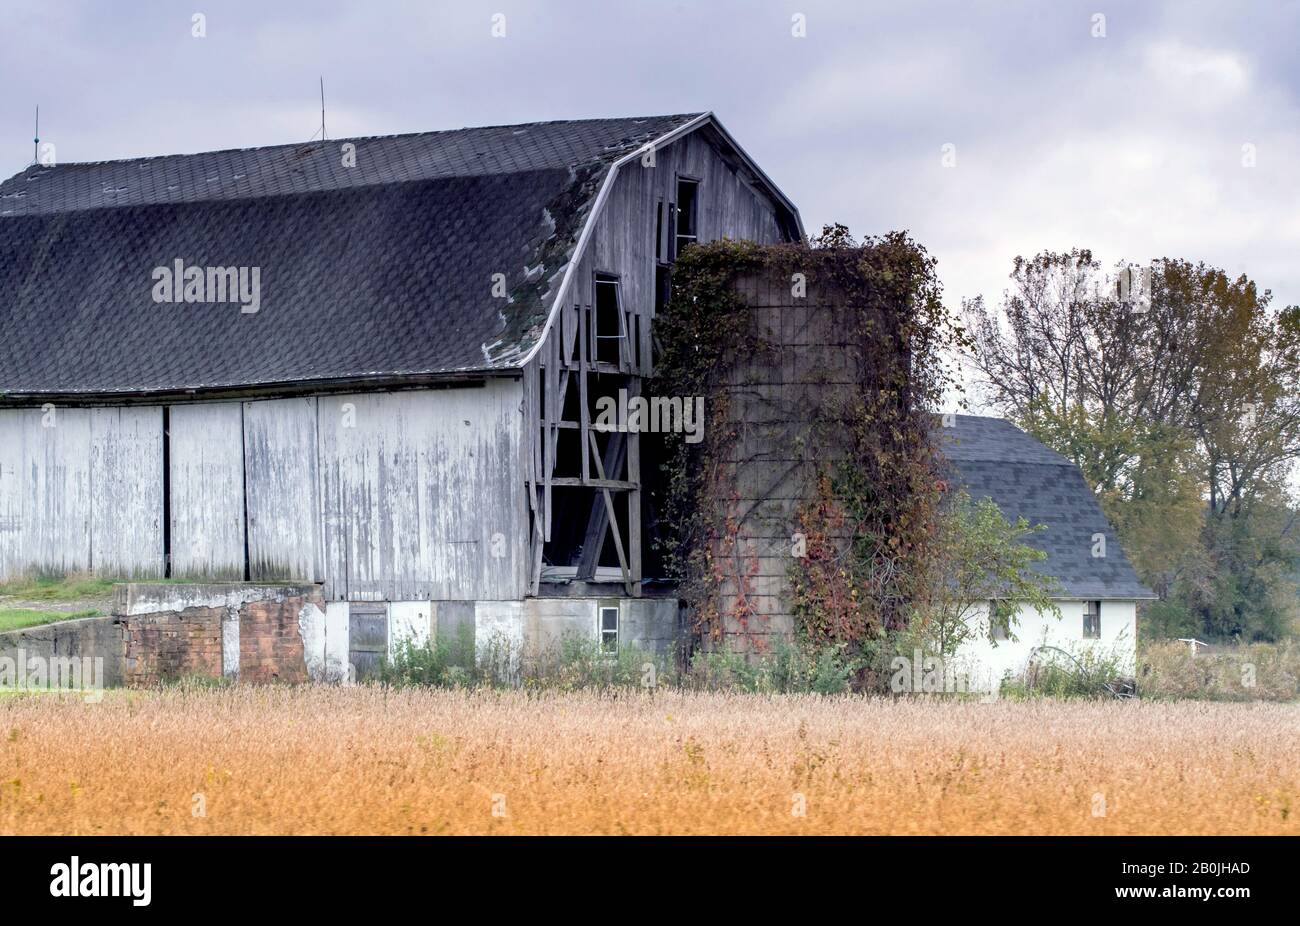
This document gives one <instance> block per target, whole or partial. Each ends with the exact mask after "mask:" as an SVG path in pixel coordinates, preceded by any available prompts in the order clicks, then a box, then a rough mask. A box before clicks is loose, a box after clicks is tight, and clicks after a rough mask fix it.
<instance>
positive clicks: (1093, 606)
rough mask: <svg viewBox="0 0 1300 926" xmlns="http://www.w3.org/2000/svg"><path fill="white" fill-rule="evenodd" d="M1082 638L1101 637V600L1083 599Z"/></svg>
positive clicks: (1092, 638)
mask: <svg viewBox="0 0 1300 926" xmlns="http://www.w3.org/2000/svg"><path fill="white" fill-rule="evenodd" d="M1083 638H1084V639H1085V640H1098V639H1100V638H1101V602H1100V601H1085V602H1084V603H1083Z"/></svg>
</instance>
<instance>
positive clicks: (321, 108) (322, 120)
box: [320, 74, 325, 145]
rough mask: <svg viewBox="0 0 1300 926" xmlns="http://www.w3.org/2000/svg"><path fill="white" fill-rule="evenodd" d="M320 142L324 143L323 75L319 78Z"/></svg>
mask: <svg viewBox="0 0 1300 926" xmlns="http://www.w3.org/2000/svg"><path fill="white" fill-rule="evenodd" d="M320 143H321V144H322V145H323V144H325V75H323V74H322V75H321V79H320Z"/></svg>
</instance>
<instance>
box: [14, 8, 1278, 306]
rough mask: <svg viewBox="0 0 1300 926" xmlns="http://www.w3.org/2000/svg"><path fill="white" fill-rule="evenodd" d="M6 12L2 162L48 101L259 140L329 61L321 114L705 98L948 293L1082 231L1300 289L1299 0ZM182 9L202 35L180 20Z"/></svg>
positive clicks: (194, 143)
mask: <svg viewBox="0 0 1300 926" xmlns="http://www.w3.org/2000/svg"><path fill="white" fill-rule="evenodd" d="M0 12H2V13H3V16H2V18H0V22H3V23H4V26H3V32H0V87H3V91H0V171H2V172H3V174H4V175H5V176H9V175H11V174H13V173H16V172H18V171H19V170H21V169H23V168H24V167H25V166H26V165H27V164H28V163H30V161H31V160H32V128H33V125H32V122H33V112H34V108H35V106H36V105H37V104H40V107H41V137H42V139H43V140H45V141H49V142H53V143H54V144H55V146H56V151H57V157H58V160H60V161H64V162H66V161H89V160H104V159H111V158H126V157H136V156H143V155H157V154H171V153H177V152H195V151H204V150H212V149H218V148H232V147H249V146H258V145H270V144H279V143H285V142H293V141H298V140H305V139H307V138H309V137H310V136H311V135H312V134H313V133H315V132H316V131H317V130H318V128H319V124H320V113H319V100H318V89H317V80H318V77H319V76H320V75H322V74H323V75H324V77H325V90H326V98H327V108H328V112H327V122H328V125H327V128H328V132H329V136H330V137H331V138H341V137H345V136H349V135H380V134H390V133H399V132H418V131H426V130H431V129H446V128H458V127H461V126H467V125H492V124H502V123H513V122H528V121H536V120H544V119H560V118H583V117H597V116H623V115H649V114H658V113H670V112H685V111H695V110H713V111H714V112H715V113H717V115H718V116H719V118H720V119H721V120H722V122H723V123H724V124H725V125H726V126H727V127H728V128H729V129H730V130H731V131H732V133H733V134H734V135H735V136H736V137H737V139H738V140H739V141H740V142H741V144H742V145H744V146H745V147H746V149H747V150H748V151H749V152H750V154H752V155H753V156H754V157H755V159H756V160H757V161H758V162H759V163H760V164H761V165H762V166H763V167H764V168H765V170H766V171H767V172H768V173H769V174H770V175H771V176H772V178H773V179H774V180H775V181H776V182H777V183H778V184H779V185H780V186H781V187H782V188H783V189H784V190H785V192H786V193H787V194H788V195H789V196H790V197H791V198H792V199H793V200H794V202H795V203H796V204H797V205H798V206H799V207H800V210H801V212H802V214H803V217H804V223H805V225H806V227H807V228H808V230H809V231H813V230H815V229H817V228H820V227H821V225H822V224H824V223H826V222H831V221H839V222H843V223H845V224H847V225H848V226H849V227H850V228H851V229H852V230H853V231H854V232H855V233H856V234H858V235H862V234H878V233H881V232H885V231H888V230H891V229H907V230H908V231H910V232H911V233H912V234H913V236H915V237H916V238H917V240H919V241H920V242H921V243H922V244H924V245H925V246H926V247H927V248H928V249H929V250H930V252H931V253H932V254H933V255H935V256H936V257H937V258H938V259H939V273H940V276H941V278H942V279H943V281H944V285H945V290H946V293H947V296H948V299H949V301H950V302H951V303H952V304H953V305H954V306H956V305H957V304H958V303H959V300H960V299H961V298H963V297H970V296H974V295H977V294H984V295H985V296H986V298H989V299H996V298H997V297H998V296H999V294H1000V293H1001V292H1002V289H1003V287H1004V285H1005V281H1006V276H1007V273H1008V271H1009V269H1010V265H1011V260H1012V258H1013V257H1014V256H1015V255H1016V254H1026V255H1027V254H1031V253H1034V252H1037V251H1040V250H1044V249H1068V248H1070V247H1073V246H1080V247H1090V248H1092V249H1093V251H1094V253H1096V254H1097V255H1098V256H1099V257H1100V258H1101V259H1102V260H1103V261H1105V262H1107V263H1109V262H1112V261H1117V260H1119V259H1121V258H1123V259H1127V260H1135V261H1146V260H1150V259H1152V258H1156V257H1162V256H1171V257H1184V258H1188V259H1193V260H1205V261H1207V262H1209V263H1212V264H1214V265H1217V266H1220V267H1223V268H1224V269H1225V270H1227V271H1229V272H1230V273H1233V274H1236V273H1240V272H1245V273H1248V274H1250V275H1251V276H1252V277H1253V278H1254V279H1255V280H1257V281H1258V282H1259V283H1260V284H1261V285H1262V286H1264V287H1267V288H1271V289H1272V290H1273V291H1274V293H1275V295H1276V300H1277V302H1278V303H1281V304H1288V303H1295V302H1300V259H1297V257H1298V256H1300V209H1298V208H1297V206H1298V205H1300V169H1298V168H1300V135H1298V134H1297V131H1296V129H1297V126H1300V106H1298V105H1297V104H1298V101H1297V94H1298V93H1300V81H1298V80H1297V78H1300V56H1297V54H1296V52H1295V43H1296V40H1297V38H1298V37H1300V6H1298V5H1297V4H1296V3H1291V2H1288V3H1278V2H1275V3H1268V4H1265V3H1259V4H1254V3H1242V2H1233V3H1221V4H1209V3H1193V2H1185V0H1178V2H1149V3H1142V2H1123V3H1120V2H1117V0H1090V2H1087V3H1073V2H1052V3H1045V2H1041V0H1039V2H1023V3H980V2H969V0H949V2H942V3H939V2H936V3H913V2H908V3H903V2H901V0H900V2H895V3H865V2H857V0H855V2H841V3H830V2H806V0H789V2H768V0H753V2H716V0H715V2H703V0H689V2H687V0H683V2H678V3H673V2H671V0H668V2H663V0H660V2H627V0H620V2H617V3H615V2H609V0H605V2H563V0H556V2H546V3H543V2H540V0H532V2H509V0H489V2H486V3H479V2H472V0H470V2H464V0H463V2H456V3H442V2H427V0H426V2H415V0H408V2H400V0H393V2H384V0H354V2H351V3H337V2H328V0H327V2H296V3H295V2H277V3H268V2H265V0H259V2H247V0H230V2H226V0H221V2H217V0H193V2H191V3H181V2H176V0H172V2H130V3H116V2H114V3H108V2H97V3H92V2H84V3H83V2H60V0H48V2H40V3H30V2H21V3H18V2H13V0H0ZM196 12H197V13H202V14H204V16H205V17H206V32H207V35H206V37H205V38H195V37H193V36H192V34H191V33H192V15H193V14H194V13H196ZM498 13H499V14H503V15H504V17H505V19H504V26H505V36H504V37H500V38H497V37H493V35H492V26H493V15H494V14H498ZM1098 14H1101V15H1102V16H1104V22H1103V21H1102V20H1099V19H1098V18H1097V16H1098ZM796 15H801V16H802V17H803V23H804V24H805V31H806V36H804V37H796V36H795V35H793V34H792V32H794V31H797V29H796V24H795V23H794V22H793V17H795V16H796ZM1099 32H1104V37H1102V36H1099V35H1097V33H1099ZM945 145H952V146H954V148H953V149H951V150H952V151H954V152H955V158H956V163H955V166H952V167H945V166H944V163H943V154H944V146H945ZM1246 145H1250V146H1253V148H1252V149H1249V150H1251V151H1253V156H1254V165H1255V166H1253V167H1249V166H1244V164H1243V157H1244V155H1243V150H1244V149H1243V146H1246ZM1246 161H1249V158H1248V157H1247V158H1246Z"/></svg>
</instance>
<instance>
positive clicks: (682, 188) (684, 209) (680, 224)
mask: <svg viewBox="0 0 1300 926" xmlns="http://www.w3.org/2000/svg"><path fill="white" fill-rule="evenodd" d="M699 192H700V182H699V181H698V180H690V179H688V178H685V177H679V178H677V217H676V218H677V235H676V240H675V242H674V248H673V254H674V256H676V255H677V254H680V253H682V248H684V247H686V245H688V244H694V243H695V242H696V241H697V240H699V229H698V226H697V224H696V216H697V214H698V209H697V205H698V201H699Z"/></svg>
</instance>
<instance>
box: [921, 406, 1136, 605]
mask: <svg viewBox="0 0 1300 926" xmlns="http://www.w3.org/2000/svg"><path fill="white" fill-rule="evenodd" d="M949 425H950V426H949V427H943V428H940V431H939V434H940V448H941V450H942V452H943V455H944V457H945V458H946V459H947V461H948V463H949V464H950V466H951V471H952V478H953V479H954V480H955V481H956V482H958V483H960V484H961V485H962V486H963V487H964V488H965V489H966V491H967V492H968V493H969V494H970V496H971V498H972V499H976V500H978V499H979V498H982V497H988V498H991V499H992V500H993V502H994V503H995V504H996V505H997V506H998V508H1000V509H1001V510H1002V514H1003V516H1004V517H1005V518H1006V519H1007V520H1008V521H1012V522H1014V521H1015V520H1016V518H1018V517H1024V518H1025V519H1026V520H1027V521H1029V523H1030V524H1041V525H1043V526H1044V529H1043V530H1042V531H1039V532H1038V533H1035V534H1034V535H1032V536H1031V537H1030V538H1029V539H1028V540H1027V541H1026V542H1027V543H1028V544H1029V545H1031V546H1034V547H1037V548H1038V549H1040V550H1042V551H1044V552H1045V553H1046V554H1047V559H1045V560H1043V561H1041V562H1040V563H1038V564H1037V565H1036V568H1037V569H1038V571H1039V572H1041V573H1043V574H1045V575H1049V576H1051V577H1053V578H1055V579H1056V581H1057V582H1058V583H1059V585H1060V589H1059V592H1058V593H1057V595H1056V597H1059V598H1069V599H1084V600H1096V599H1142V598H1154V597H1156V596H1155V595H1154V594H1153V593H1152V592H1151V590H1150V589H1149V588H1147V587H1146V586H1145V585H1144V584H1143V583H1142V581H1141V580H1140V579H1139V578H1138V577H1137V573H1135V572H1134V571H1133V567H1132V566H1131V565H1129V561H1128V559H1127V558H1125V556H1124V551H1123V550H1121V549H1120V546H1119V538H1118V537H1116V536H1115V531H1114V529H1113V528H1112V527H1111V526H1110V522H1109V521H1107V520H1106V516H1105V515H1104V514H1103V513H1102V511H1101V507H1100V506H1099V505H1098V504H1097V499H1096V496H1094V495H1093V493H1092V491H1091V490H1090V489H1089V488H1088V484H1087V483H1086V482H1084V479H1083V474H1082V473H1081V472H1080V471H1079V468H1078V467H1077V466H1075V465H1074V464H1073V463H1071V462H1070V461H1069V460H1067V459H1066V458H1065V457H1063V456H1061V455H1060V454H1059V453H1056V452H1055V451H1053V450H1049V449H1048V448H1047V447H1045V446H1043V445H1042V444H1041V443H1039V442H1038V441H1037V440H1035V439H1034V438H1032V437H1030V436H1029V435H1028V434H1026V433H1025V432H1024V431H1022V430H1020V429H1019V428H1017V427H1016V426H1015V425H1013V424H1012V423H1011V422H1009V421H1004V420H1002V419H1001V418H983V417H977V416H974V415H956V416H953V418H952V419H949ZM1098 534H1100V535H1101V536H1102V537H1104V538H1105V547H1104V552H1105V555H1104V556H1094V555H1093V553H1094V550H1101V549H1102V547H1100V546H1099V545H1098V544H1097V541H1096V539H1095V538H1096V536H1097V535H1098Z"/></svg>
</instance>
